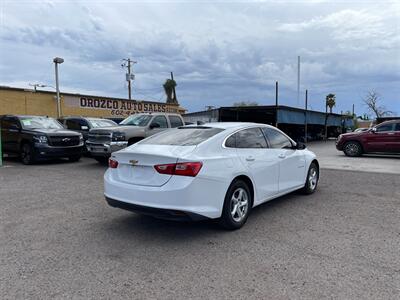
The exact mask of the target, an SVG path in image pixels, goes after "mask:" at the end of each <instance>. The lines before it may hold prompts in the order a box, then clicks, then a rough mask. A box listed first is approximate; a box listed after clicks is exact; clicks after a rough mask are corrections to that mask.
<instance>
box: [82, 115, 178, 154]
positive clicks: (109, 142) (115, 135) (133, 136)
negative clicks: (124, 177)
mask: <svg viewBox="0 0 400 300" xmlns="http://www.w3.org/2000/svg"><path fill="white" fill-rule="evenodd" d="M184 124H185V123H184V121H183V119H182V117H181V116H180V115H178V114H169V113H148V114H135V115H132V116H129V117H128V118H126V119H125V120H123V121H122V122H121V123H120V124H119V126H117V127H107V128H95V129H91V130H90V131H89V137H88V140H87V142H86V145H87V147H88V151H89V152H90V154H91V155H92V156H93V157H94V158H95V159H96V160H98V161H99V162H107V160H108V158H109V157H110V155H111V153H113V152H114V151H118V150H121V149H123V148H125V147H127V146H129V145H132V144H134V143H136V142H138V141H140V140H142V139H144V138H146V137H148V136H151V135H153V134H155V133H159V132H161V131H163V130H166V129H169V128H175V127H179V126H183V125H184Z"/></svg>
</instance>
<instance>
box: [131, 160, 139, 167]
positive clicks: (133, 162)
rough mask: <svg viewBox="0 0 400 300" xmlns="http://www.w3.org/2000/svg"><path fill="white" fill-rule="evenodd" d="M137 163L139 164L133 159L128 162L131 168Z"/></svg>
mask: <svg viewBox="0 0 400 300" xmlns="http://www.w3.org/2000/svg"><path fill="white" fill-rule="evenodd" d="M138 162H139V161H137V160H134V159H131V160H130V161H129V163H130V164H131V165H132V166H134V165H136V164H137V163H138Z"/></svg>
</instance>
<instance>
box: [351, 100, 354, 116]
mask: <svg viewBox="0 0 400 300" xmlns="http://www.w3.org/2000/svg"><path fill="white" fill-rule="evenodd" d="M352 112H353V114H352V115H351V116H352V117H353V118H354V103H353V110H352Z"/></svg>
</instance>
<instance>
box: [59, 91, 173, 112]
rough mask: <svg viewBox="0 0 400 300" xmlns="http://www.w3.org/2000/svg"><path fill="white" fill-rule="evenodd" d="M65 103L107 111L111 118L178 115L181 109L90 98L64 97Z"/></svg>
mask: <svg viewBox="0 0 400 300" xmlns="http://www.w3.org/2000/svg"><path fill="white" fill-rule="evenodd" d="M64 103H65V105H66V106H69V107H79V108H82V109H90V110H107V111H108V112H109V115H111V116H128V115H131V114H135V113H140V112H145V113H146V112H172V113H178V112H179V110H180V107H179V106H177V105H170V104H166V103H158V102H148V101H135V100H120V99H110V98H101V97H90V96H69V95H65V96H64Z"/></svg>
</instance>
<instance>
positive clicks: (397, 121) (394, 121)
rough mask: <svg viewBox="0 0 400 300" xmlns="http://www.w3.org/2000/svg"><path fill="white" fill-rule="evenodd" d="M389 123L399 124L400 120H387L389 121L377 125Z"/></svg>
mask: <svg viewBox="0 0 400 300" xmlns="http://www.w3.org/2000/svg"><path fill="white" fill-rule="evenodd" d="M391 123H400V119H398V120H396V119H394V120H389V121H384V122H382V123H379V124H378V125H382V124H391Z"/></svg>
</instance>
